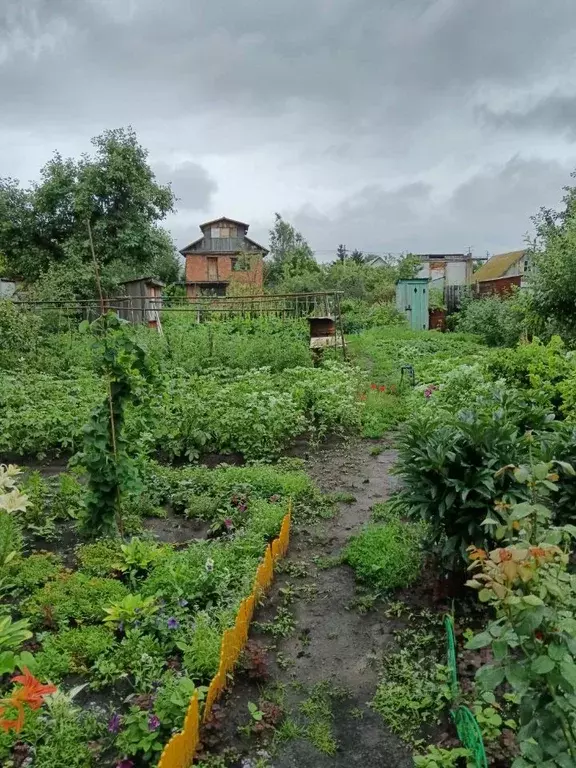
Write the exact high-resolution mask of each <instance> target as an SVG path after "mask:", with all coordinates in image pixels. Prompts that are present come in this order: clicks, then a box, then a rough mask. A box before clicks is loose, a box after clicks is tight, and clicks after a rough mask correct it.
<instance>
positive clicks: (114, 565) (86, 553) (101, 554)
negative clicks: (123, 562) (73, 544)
mask: <svg viewBox="0 0 576 768" xmlns="http://www.w3.org/2000/svg"><path fill="white" fill-rule="evenodd" d="M121 552H122V551H121V549H120V540H119V539H100V540H99V541H95V542H92V543H89V544H81V545H80V546H79V547H78V548H77V549H76V559H77V560H78V563H79V564H80V568H81V569H82V570H83V571H85V572H86V573H88V574H90V576H110V575H111V574H113V573H114V572H115V571H117V570H118V563H119V561H120V555H121Z"/></svg>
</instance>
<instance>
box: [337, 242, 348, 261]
mask: <svg viewBox="0 0 576 768" xmlns="http://www.w3.org/2000/svg"><path fill="white" fill-rule="evenodd" d="M347 258H348V251H347V250H346V246H345V245H342V243H340V245H339V246H338V248H337V249H336V261H339V262H341V263H342V264H343V263H344V262H345V261H346V259H347Z"/></svg>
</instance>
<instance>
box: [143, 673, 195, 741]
mask: <svg viewBox="0 0 576 768" xmlns="http://www.w3.org/2000/svg"><path fill="white" fill-rule="evenodd" d="M207 690H208V688H207V687H206V686H202V685H201V686H199V687H196V686H195V685H194V682H193V681H192V680H191V679H190V678H189V677H185V676H177V675H176V674H174V673H173V672H168V673H167V674H166V675H165V676H164V678H163V679H162V685H161V687H160V688H159V689H158V693H157V694H156V700H155V702H154V711H155V712H156V714H157V715H158V717H159V718H160V722H161V723H162V725H163V726H165V727H167V728H181V727H182V723H183V720H184V716H185V714H186V711H187V709H188V706H189V704H190V699H191V698H192V696H193V695H194V692H195V691H197V692H198V698H199V701H201V702H202V701H203V700H204V698H205V696H206V692H207Z"/></svg>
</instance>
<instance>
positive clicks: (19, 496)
mask: <svg viewBox="0 0 576 768" xmlns="http://www.w3.org/2000/svg"><path fill="white" fill-rule="evenodd" d="M30 504H31V501H30V500H29V498H28V496H26V494H25V493H20V491H19V490H17V489H16V488H15V489H14V490H13V491H11V492H10V493H6V494H4V496H0V509H5V510H6V511H7V512H25V511H26V507H29V506H30Z"/></svg>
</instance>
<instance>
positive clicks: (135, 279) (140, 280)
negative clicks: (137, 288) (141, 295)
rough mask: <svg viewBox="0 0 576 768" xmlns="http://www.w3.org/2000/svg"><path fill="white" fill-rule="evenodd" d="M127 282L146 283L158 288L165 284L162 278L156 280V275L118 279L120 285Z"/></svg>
mask: <svg viewBox="0 0 576 768" xmlns="http://www.w3.org/2000/svg"><path fill="white" fill-rule="evenodd" d="M128 283H146V284H147V285H156V286H158V288H164V286H165V285H166V283H163V282H162V280H158V278H157V277H133V278H132V279H131V280H121V281H120V285H128Z"/></svg>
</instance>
